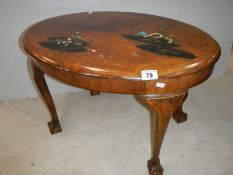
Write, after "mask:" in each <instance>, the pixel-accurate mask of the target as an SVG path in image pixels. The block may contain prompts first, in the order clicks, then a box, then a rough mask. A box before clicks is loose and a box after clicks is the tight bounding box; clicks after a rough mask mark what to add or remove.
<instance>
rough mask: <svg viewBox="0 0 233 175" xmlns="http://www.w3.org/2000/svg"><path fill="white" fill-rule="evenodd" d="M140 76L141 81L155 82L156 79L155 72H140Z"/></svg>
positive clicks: (156, 74)
mask: <svg viewBox="0 0 233 175" xmlns="http://www.w3.org/2000/svg"><path fill="white" fill-rule="evenodd" d="M141 76H142V80H157V79H158V73H157V70H142V71H141Z"/></svg>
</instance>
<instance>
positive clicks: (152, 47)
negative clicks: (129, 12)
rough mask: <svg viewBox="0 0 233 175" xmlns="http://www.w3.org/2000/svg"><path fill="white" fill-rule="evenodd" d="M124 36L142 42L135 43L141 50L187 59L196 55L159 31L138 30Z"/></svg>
mask: <svg viewBox="0 0 233 175" xmlns="http://www.w3.org/2000/svg"><path fill="white" fill-rule="evenodd" d="M123 36H124V37H126V38H128V39H132V40H136V41H140V42H143V43H145V44H139V45H137V47H138V48H141V49H143V50H146V51H149V52H154V53H157V54H159V55H168V56H174V57H181V58H187V59H194V58H196V56H195V55H194V54H192V53H190V52H187V51H184V50H181V49H178V48H177V47H180V46H179V45H178V44H177V43H175V41H174V40H173V39H172V38H170V37H167V36H164V35H163V34H161V33H151V34H147V33H146V32H139V33H137V34H135V35H131V34H127V35H123Z"/></svg>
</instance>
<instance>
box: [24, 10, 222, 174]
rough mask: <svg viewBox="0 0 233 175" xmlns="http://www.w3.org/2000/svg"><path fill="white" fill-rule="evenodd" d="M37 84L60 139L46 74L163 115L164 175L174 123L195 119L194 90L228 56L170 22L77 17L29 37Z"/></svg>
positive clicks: (111, 15) (152, 167) (155, 153)
mask: <svg viewBox="0 0 233 175" xmlns="http://www.w3.org/2000/svg"><path fill="white" fill-rule="evenodd" d="M22 43H23V47H24V49H25V50H26V52H27V53H28V57H29V60H30V61H31V66H32V70H33V77H34V80H35V83H36V85H37V87H38V89H39V91H40V93H41V96H42V97H43V99H44V101H45V103H46V104H47V106H48V108H49V111H50V113H51V116H52V117H51V118H52V119H51V121H50V122H48V126H49V129H50V132H51V133H52V134H54V133H57V132H60V131H61V126H60V123H59V119H58V116H57V112H56V109H55V106H54V103H53V100H52V97H51V95H50V92H49V90H48V87H47V85H46V82H45V79H44V74H48V75H50V76H52V77H54V78H56V79H58V80H60V81H62V82H64V83H67V84H69V85H73V86H76V87H79V88H83V89H87V90H90V92H91V95H97V94H99V92H108V93H119V94H133V95H136V96H137V97H139V99H141V100H142V101H143V102H144V103H145V104H146V105H147V106H148V107H149V108H150V109H151V110H153V111H155V112H156V114H157V115H156V116H157V118H156V123H155V129H154V130H153V138H152V147H153V149H152V156H151V158H150V160H149V161H148V169H149V174H150V175H162V174H163V168H162V166H161V165H160V159H159V153H160V149H161V144H162V141H163V138H164V135H165V132H166V128H167V126H168V123H169V120H170V119H171V117H173V118H174V119H175V121H176V122H177V123H180V122H183V121H185V120H186V119H187V114H186V113H184V112H183V111H182V105H183V102H184V100H185V99H186V97H187V94H188V89H189V88H191V87H193V86H196V85H198V84H200V83H202V82H203V81H205V80H206V79H207V78H208V77H209V76H210V75H211V73H212V70H213V68H214V64H215V63H216V61H217V60H218V58H219V56H220V47H219V45H218V44H217V42H216V41H215V40H214V39H213V38H212V37H211V36H210V35H208V34H207V33H205V32H204V31H201V30H200V29H198V28H196V27H193V26H191V25H188V24H185V23H182V22H179V21H176V20H173V19H168V18H164V17H159V16H154V15H149V14H139V13H126V12H93V13H77V14H70V15H64V16H58V17H54V18H50V19H47V20H44V21H41V22H39V23H36V24H34V25H33V26H31V27H30V28H29V29H28V30H27V31H26V32H25V33H24V35H23V39H22Z"/></svg>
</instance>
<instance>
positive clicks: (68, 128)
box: [0, 75, 233, 175]
mask: <svg viewBox="0 0 233 175" xmlns="http://www.w3.org/2000/svg"><path fill="white" fill-rule="evenodd" d="M232 77H233V76H232V75H228V77H222V78H217V79H211V80H208V81H206V82H205V83H203V84H202V85H200V86H198V87H196V88H193V89H191V90H190V92H189V98H188V99H187V101H186V103H185V105H184V110H185V111H186V112H188V115H189V117H188V121H187V122H185V123H183V124H180V125H177V124H176V123H175V122H174V121H173V120H172V121H171V122H170V124H169V127H168V130H167V134H166V137H165V140H164V143H163V147H162V151H161V163H162V165H163V167H164V175H231V174H233V78H232ZM54 101H55V103H56V106H57V110H58V114H59V117H60V120H61V124H62V128H63V132H62V133H59V134H56V135H50V134H49V131H48V128H47V125H46V122H47V121H48V119H49V114H48V111H47V109H46V108H45V106H44V104H43V103H42V102H41V100H40V99H38V98H30V99H22V100H14V101H2V102H0V121H1V122H0V174H1V175H119V174H120V175H146V174H147V168H146V162H147V159H149V157H150V146H149V145H150V137H149V135H150V123H149V112H148V110H147V109H146V108H144V107H143V106H141V105H140V104H139V103H138V102H137V101H136V100H135V98H134V97H133V96H129V95H114V94H101V95H100V96H94V97H91V96H90V95H89V93H88V92H87V91H82V92H78V93H68V94H61V95H56V96H54Z"/></svg>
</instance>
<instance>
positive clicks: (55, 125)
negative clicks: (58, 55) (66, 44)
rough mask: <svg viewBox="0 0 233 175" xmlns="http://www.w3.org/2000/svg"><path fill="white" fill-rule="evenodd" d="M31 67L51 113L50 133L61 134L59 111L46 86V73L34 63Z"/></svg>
mask: <svg viewBox="0 0 233 175" xmlns="http://www.w3.org/2000/svg"><path fill="white" fill-rule="evenodd" d="M31 67H32V72H33V78H34V81H35V83H36V85H37V88H38V90H39V92H40V94H41V97H42V98H43V100H44V102H45V103H46V105H47V107H48V109H49V112H50V114H51V121H49V122H48V127H49V130H50V133H51V134H55V133H58V132H61V131H62V129H61V126H60V122H59V119H58V116H57V111H56V108H55V105H54V102H53V99H52V96H51V95H50V92H49V89H48V86H47V84H46V81H45V78H44V72H43V71H42V70H40V68H39V67H37V66H36V65H35V64H34V63H33V62H31Z"/></svg>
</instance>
